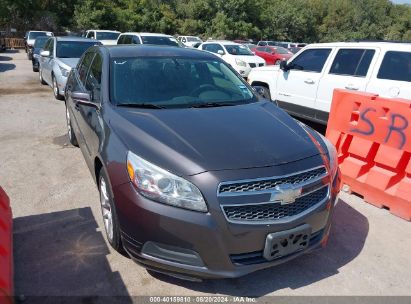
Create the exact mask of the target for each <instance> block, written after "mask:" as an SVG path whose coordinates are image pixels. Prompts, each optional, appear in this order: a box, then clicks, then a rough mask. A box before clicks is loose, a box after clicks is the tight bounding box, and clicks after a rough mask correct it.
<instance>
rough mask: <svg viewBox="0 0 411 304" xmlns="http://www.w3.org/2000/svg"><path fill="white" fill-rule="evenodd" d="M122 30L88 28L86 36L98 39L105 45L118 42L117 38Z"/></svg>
mask: <svg viewBox="0 0 411 304" xmlns="http://www.w3.org/2000/svg"><path fill="white" fill-rule="evenodd" d="M119 35H120V32H117V31H108V30H88V31H87V32H86V38H90V39H96V40H98V41H100V42H101V43H102V44H104V45H114V44H116V43H117V38H118V36H119Z"/></svg>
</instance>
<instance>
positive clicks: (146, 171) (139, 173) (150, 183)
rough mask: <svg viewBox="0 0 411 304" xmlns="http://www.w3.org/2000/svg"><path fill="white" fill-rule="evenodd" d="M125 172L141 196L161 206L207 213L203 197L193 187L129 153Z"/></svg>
mask: <svg viewBox="0 0 411 304" xmlns="http://www.w3.org/2000/svg"><path fill="white" fill-rule="evenodd" d="M127 171H128V174H129V176H130V179H131V181H132V183H133V184H134V186H135V187H136V188H137V190H138V192H139V193H140V194H141V195H143V196H145V197H147V198H149V199H151V200H154V201H157V202H160V203H163V204H167V205H172V206H177V207H181V208H185V209H190V210H195V211H201V212H207V205H206V203H205V201H204V198H203V195H202V194H201V192H200V190H198V188H197V187H196V186H195V185H193V184H192V183H190V182H189V181H187V180H185V179H183V178H181V177H178V176H176V175H174V174H172V173H170V172H168V171H166V170H164V169H162V168H160V167H157V166H156V165H153V164H151V163H149V162H148V161H146V160H144V159H142V158H141V157H139V156H137V155H135V154H134V153H132V152H130V151H129V152H128V154H127Z"/></svg>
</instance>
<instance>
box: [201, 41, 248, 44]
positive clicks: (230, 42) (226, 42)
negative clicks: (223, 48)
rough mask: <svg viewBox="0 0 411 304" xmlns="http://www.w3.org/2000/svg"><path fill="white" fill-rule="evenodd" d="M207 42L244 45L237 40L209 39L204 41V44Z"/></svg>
mask: <svg viewBox="0 0 411 304" xmlns="http://www.w3.org/2000/svg"><path fill="white" fill-rule="evenodd" d="M206 43H220V44H222V45H243V44H241V43H237V42H234V41H229V40H207V41H205V42H204V44H206Z"/></svg>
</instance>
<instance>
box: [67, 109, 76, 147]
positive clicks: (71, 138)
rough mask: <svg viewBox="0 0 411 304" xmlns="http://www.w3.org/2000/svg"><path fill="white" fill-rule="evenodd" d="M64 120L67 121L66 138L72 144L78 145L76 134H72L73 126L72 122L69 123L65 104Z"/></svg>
mask: <svg viewBox="0 0 411 304" xmlns="http://www.w3.org/2000/svg"><path fill="white" fill-rule="evenodd" d="M66 122H67V136H68V139H69V141H70V143H71V144H72V145H73V146H75V147H78V142H77V138H76V134H74V131H73V127H72V124H71V118H70V111H69V109H68V107H67V105H66Z"/></svg>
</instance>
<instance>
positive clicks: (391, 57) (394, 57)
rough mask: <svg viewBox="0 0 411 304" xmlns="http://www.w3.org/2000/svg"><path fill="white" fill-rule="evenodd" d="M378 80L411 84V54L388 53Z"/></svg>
mask: <svg viewBox="0 0 411 304" xmlns="http://www.w3.org/2000/svg"><path fill="white" fill-rule="evenodd" d="M377 78H379V79H388V80H397V81H407V82H411V53H410V52H398V51H389V52H387V53H386V54H385V56H384V59H383V60H382V63H381V67H380V70H379V71H378V75H377Z"/></svg>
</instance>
